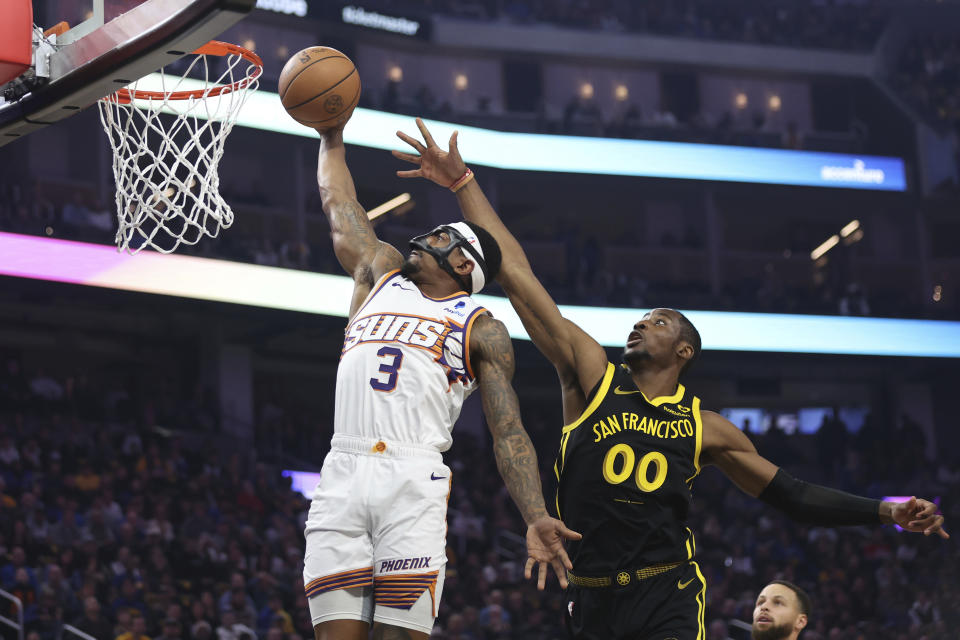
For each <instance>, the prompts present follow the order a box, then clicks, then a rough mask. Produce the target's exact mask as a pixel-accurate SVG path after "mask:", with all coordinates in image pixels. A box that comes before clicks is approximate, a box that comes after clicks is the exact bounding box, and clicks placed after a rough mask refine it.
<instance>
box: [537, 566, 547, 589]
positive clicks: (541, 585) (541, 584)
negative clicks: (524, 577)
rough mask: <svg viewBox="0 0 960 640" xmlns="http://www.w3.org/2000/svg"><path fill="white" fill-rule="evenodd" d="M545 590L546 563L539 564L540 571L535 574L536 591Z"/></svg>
mask: <svg viewBox="0 0 960 640" xmlns="http://www.w3.org/2000/svg"><path fill="white" fill-rule="evenodd" d="M546 588H547V563H546V562H541V563H540V570H539V571H538V572H537V589H538V590H540V591H543V590H544V589H546Z"/></svg>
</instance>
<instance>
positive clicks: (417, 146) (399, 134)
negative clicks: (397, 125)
mask: <svg viewBox="0 0 960 640" xmlns="http://www.w3.org/2000/svg"><path fill="white" fill-rule="evenodd" d="M397 137H398V138H400V139H401V140H403V141H404V142H406V143H407V144H408V145H410V146H411V147H413V148H414V149H416V150H417V152H418V153H420V154H422V153H423V152H424V148H423V145H422V144H420V141H419V140H417V139H416V138H413V137H411V136H408V135H407V134H405V133H404V132H403V131H397Z"/></svg>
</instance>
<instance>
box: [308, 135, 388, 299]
mask: <svg viewBox="0 0 960 640" xmlns="http://www.w3.org/2000/svg"><path fill="white" fill-rule="evenodd" d="M320 137H321V142H320V156H319V158H318V159H317V185H318V186H319V188H320V198H321V200H322V201H323V212H324V213H325V214H327V220H328V221H329V222H330V236H331V237H332V238H333V250H334V253H336V255H337V260H338V261H339V262H340V266H341V267H343V269H344V271H346V272H347V273H348V274H349V275H350V276H352V277H353V280H354V283H355V284H354V292H353V301H352V303H351V305H350V315H351V316H352V315H353V313H354V311H356V309H357V307H359V305H360V304H361V303H362V302H363V300H364V298H366V296H367V294H368V293H369V292H370V289H371V288H372V287H373V285H374V283H375V282H376V281H377V280H378V279H379V278H380V276H382V275H383V274H384V273H386V272H387V271H390V270H391V269H396V268H399V267H400V265H401V264H403V257H402V256H401V255H400V252H399V251H397V250H396V249H395V248H393V247H392V246H390V245H389V244H387V243H385V242H381V241H380V240H378V239H377V234H376V233H375V232H374V230H373V225H371V224H370V220H369V218H367V212H366V211H364V209H363V207H361V206H360V203H359V202H357V190H356V188H355V187H354V184H353V177H352V176H351V175H350V169H349V168H347V160H346V149H345V148H344V145H343V129H342V128H337V129H331V130H328V131H326V132H323V133H321V134H320Z"/></svg>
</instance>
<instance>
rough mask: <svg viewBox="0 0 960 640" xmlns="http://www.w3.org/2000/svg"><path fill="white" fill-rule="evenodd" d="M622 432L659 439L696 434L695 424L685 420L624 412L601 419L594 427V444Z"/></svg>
mask: <svg viewBox="0 0 960 640" xmlns="http://www.w3.org/2000/svg"><path fill="white" fill-rule="evenodd" d="M621 431H641V432H643V433H645V434H647V435H649V436H655V437H657V438H689V437H691V436H693V434H694V433H695V432H696V430H695V428H694V425H693V422H692V421H691V420H689V419H684V420H657V419H656V418H648V417H647V416H639V415H637V414H636V413H631V412H629V411H624V412H622V413H620V414H616V413H614V414H611V415H609V416H607V417H605V418H600V419H599V420H598V421H597V422H595V423H594V425H593V433H594V436H595V437H594V439H593V441H594V442H600V441H601V440H603V439H604V438H606V437H607V436H612V435H613V434H615V433H620V432H621Z"/></svg>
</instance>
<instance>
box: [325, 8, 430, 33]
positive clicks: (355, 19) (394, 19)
mask: <svg viewBox="0 0 960 640" xmlns="http://www.w3.org/2000/svg"><path fill="white" fill-rule="evenodd" d="M340 17H341V19H342V20H343V22H344V23H345V24H355V25H357V26H360V27H368V28H370V29H377V30H380V31H389V32H390V33H401V34H403V35H405V36H415V35H417V32H418V31H420V27H421V24H420V22H419V21H418V20H410V19H408V18H404V17H401V16H387V15H384V14H382V13H377V12H376V11H368V10H366V9H364V8H363V7H353V6H350V7H344V8H343V10H342V11H341V12H340Z"/></svg>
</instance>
